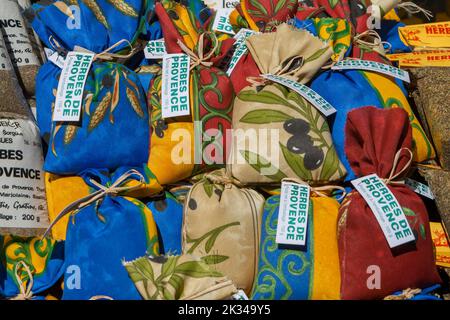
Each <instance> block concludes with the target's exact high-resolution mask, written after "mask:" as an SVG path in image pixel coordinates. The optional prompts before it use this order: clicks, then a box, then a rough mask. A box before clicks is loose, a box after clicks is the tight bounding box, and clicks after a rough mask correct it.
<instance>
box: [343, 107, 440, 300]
mask: <svg viewBox="0 0 450 320" xmlns="http://www.w3.org/2000/svg"><path fill="white" fill-rule="evenodd" d="M345 134H346V143H345V149H346V153H347V157H348V159H349V162H350V165H351V166H352V169H353V171H354V172H355V174H356V175H357V176H358V177H363V176H366V175H369V174H373V173H376V174H377V175H378V176H379V177H380V178H381V179H386V180H385V183H386V185H387V187H388V189H389V190H390V191H391V192H392V194H393V196H394V197H395V198H396V199H397V201H398V203H399V205H400V207H401V209H402V211H403V213H404V214H405V216H406V219H407V222H408V224H409V226H410V227H411V229H412V231H413V234H414V237H415V241H414V242H409V243H407V244H404V245H402V246H400V247H394V249H391V248H390V247H389V244H388V242H387V239H386V237H385V236H384V233H383V232H382V229H381V227H380V225H379V223H378V222H377V218H376V216H375V214H374V213H373V212H372V210H371V209H370V207H369V205H368V204H367V202H366V200H365V199H364V198H363V197H362V196H361V194H360V193H358V192H357V191H356V190H355V191H352V192H351V193H350V194H348V195H347V197H346V198H345V199H344V201H343V203H342V206H341V208H340V210H339V223H338V243H339V259H340V266H341V295H342V299H381V298H383V297H385V296H387V295H389V294H391V293H392V292H395V291H398V290H403V289H405V288H413V289H415V288H424V287H427V286H430V285H434V284H436V283H439V282H440V278H439V275H438V274H437V270H436V266H435V262H434V253H433V245H432V239H431V233H430V227H429V221H428V214H427V209H426V207H425V205H424V203H423V201H422V199H420V197H419V196H418V195H417V194H416V193H414V191H412V190H411V189H409V188H408V187H407V186H406V185H405V184H404V183H403V182H401V181H400V180H399V179H400V178H401V177H402V175H403V173H404V172H405V171H407V170H408V169H409V164H410V162H411V160H412V154H411V151H410V150H411V145H412V140H411V134H412V130H411V126H410V125H409V122H408V115H407V113H406V112H404V111H403V110H400V109H391V110H379V109H376V108H374V107H365V108H361V109H358V110H354V111H351V112H350V113H349V114H348V121H347V124H346V131H345ZM381 200H382V199H381ZM381 200H380V201H381ZM390 206H391V207H392V206H394V205H392V204H391V203H390ZM392 208H395V206H394V207H392ZM383 210H385V209H383ZM389 221H390V219H389ZM394 230H395V229H394ZM368 235H370V236H368ZM374 268H378V270H379V271H380V273H381V274H378V275H379V276H380V278H377V279H378V280H377V282H376V283H375V284H378V285H377V286H376V288H372V287H371V286H368V285H367V284H368V283H369V282H370V283H372V282H371V280H370V279H369V277H371V275H372V276H374V275H373V270H374ZM369 271H370V272H372V273H370V272H369ZM375 276H376V275H375Z"/></svg>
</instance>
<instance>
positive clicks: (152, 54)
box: [144, 39, 167, 59]
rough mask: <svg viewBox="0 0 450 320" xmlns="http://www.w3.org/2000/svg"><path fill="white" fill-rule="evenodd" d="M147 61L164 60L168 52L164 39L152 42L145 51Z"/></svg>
mask: <svg viewBox="0 0 450 320" xmlns="http://www.w3.org/2000/svg"><path fill="white" fill-rule="evenodd" d="M144 54H145V58H146V59H162V58H163V57H164V55H166V54H167V52H166V43H165V42H164V39H158V40H150V41H149V42H148V43H147V46H146V47H145V50H144Z"/></svg>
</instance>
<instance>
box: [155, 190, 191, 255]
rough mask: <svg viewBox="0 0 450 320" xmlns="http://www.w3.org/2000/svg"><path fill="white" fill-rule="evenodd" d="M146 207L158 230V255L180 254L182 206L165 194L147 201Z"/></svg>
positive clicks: (167, 193) (172, 197)
mask: <svg viewBox="0 0 450 320" xmlns="http://www.w3.org/2000/svg"><path fill="white" fill-rule="evenodd" d="M147 207H148V209H149V210H150V211H151V213H152V216H153V219H155V223H156V227H157V228H158V239H159V253H160V254H161V255H169V254H170V255H179V254H181V253H182V248H181V229H182V225H183V204H182V203H180V202H179V201H178V200H177V199H176V198H175V197H174V196H173V195H172V194H171V193H169V192H165V193H164V194H162V195H161V196H159V197H158V196H157V197H155V198H153V199H152V200H151V201H149V202H148V203H147Z"/></svg>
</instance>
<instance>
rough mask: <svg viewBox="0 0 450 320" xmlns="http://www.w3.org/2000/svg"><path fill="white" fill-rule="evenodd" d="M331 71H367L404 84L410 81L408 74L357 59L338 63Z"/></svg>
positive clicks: (381, 64)
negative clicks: (389, 77) (392, 78)
mask: <svg viewBox="0 0 450 320" xmlns="http://www.w3.org/2000/svg"><path fill="white" fill-rule="evenodd" d="M331 69H332V70H353V69H355V70H368V71H374V72H378V73H382V74H386V75H388V76H391V77H394V78H397V79H400V80H403V81H405V82H408V83H409V81H410V79H409V73H408V72H406V71H404V70H402V69H399V68H396V67H393V66H390V65H387V64H384V63H380V62H375V61H369V60H357V59H347V60H343V61H340V62H338V63H336V64H335V65H334V66H333V67H331Z"/></svg>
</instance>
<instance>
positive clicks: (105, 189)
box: [42, 169, 145, 238]
mask: <svg viewBox="0 0 450 320" xmlns="http://www.w3.org/2000/svg"><path fill="white" fill-rule="evenodd" d="M133 175H134V176H138V177H139V184H137V185H134V186H123V185H124V184H126V183H127V182H129V180H130V178H131V177H132V176H133ZM131 181H136V180H135V179H132V180H131ZM89 182H90V183H92V184H93V185H94V186H96V187H97V188H98V190H97V191H95V192H93V193H91V194H89V195H87V196H86V197H83V198H81V199H79V200H77V201H74V202H72V203H71V204H69V205H68V206H67V207H65V208H64V209H63V210H62V211H61V212H60V213H59V214H58V216H56V218H55V220H53V222H52V223H51V224H50V226H49V227H48V228H47V230H46V231H45V233H44V235H43V236H42V238H45V237H46V236H47V235H48V233H49V232H50V231H51V229H52V228H53V226H54V225H55V224H56V223H57V222H58V221H59V220H60V219H61V218H63V217H64V216H66V215H67V214H69V213H71V212H73V211H79V210H81V209H83V208H84V207H87V206H88V205H90V204H92V203H94V202H96V201H98V200H100V199H103V198H104V197H106V196H108V195H109V196H113V197H115V196H118V195H119V194H121V193H123V192H126V191H133V190H136V189H139V188H140V187H141V186H142V185H143V184H145V178H144V176H143V175H142V174H141V173H140V172H139V171H137V170H135V169H131V170H128V171H127V172H125V173H124V174H122V175H121V176H120V177H119V178H118V179H117V180H116V181H114V183H112V184H111V185H110V186H104V185H102V184H100V183H98V182H97V181H95V180H94V179H89Z"/></svg>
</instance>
